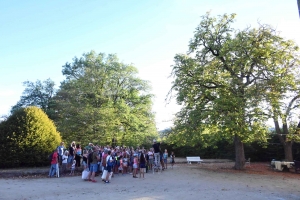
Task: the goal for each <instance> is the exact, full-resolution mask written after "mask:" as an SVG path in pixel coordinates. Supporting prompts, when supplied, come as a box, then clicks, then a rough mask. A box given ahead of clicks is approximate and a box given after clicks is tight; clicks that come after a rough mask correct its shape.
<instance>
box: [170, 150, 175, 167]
mask: <svg viewBox="0 0 300 200" xmlns="http://www.w3.org/2000/svg"><path fill="white" fill-rule="evenodd" d="M171 163H172V169H173V165H174V164H175V154H174V152H173V151H172V152H171Z"/></svg>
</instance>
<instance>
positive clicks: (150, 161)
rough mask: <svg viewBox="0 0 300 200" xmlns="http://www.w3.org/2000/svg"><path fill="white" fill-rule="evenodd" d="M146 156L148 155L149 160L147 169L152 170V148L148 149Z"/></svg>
mask: <svg viewBox="0 0 300 200" xmlns="http://www.w3.org/2000/svg"><path fill="white" fill-rule="evenodd" d="M148 157H149V161H148V167H149V168H148V170H152V165H153V159H154V154H153V150H152V148H151V149H150V150H149V151H148Z"/></svg>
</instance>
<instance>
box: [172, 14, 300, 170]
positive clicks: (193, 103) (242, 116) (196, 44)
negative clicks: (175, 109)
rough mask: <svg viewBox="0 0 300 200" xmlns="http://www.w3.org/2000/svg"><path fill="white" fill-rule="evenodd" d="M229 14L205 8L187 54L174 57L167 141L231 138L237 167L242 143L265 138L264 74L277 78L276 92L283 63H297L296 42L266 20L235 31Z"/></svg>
mask: <svg viewBox="0 0 300 200" xmlns="http://www.w3.org/2000/svg"><path fill="white" fill-rule="evenodd" d="M234 18H235V14H231V15H227V14H224V15H222V16H219V17H218V18H216V17H211V16H210V14H209V13H207V14H206V15H204V16H203V17H202V20H201V22H200V24H199V26H198V27H197V28H196V31H195V34H194V37H193V38H192V39H191V41H190V44H189V53H188V55H184V54H177V55H176V56H175V58H174V59H175V64H174V65H173V71H172V75H173V77H174V79H175V80H174V82H173V86H172V89H171V91H170V93H171V94H172V95H174V96H175V97H176V100H177V102H178V103H179V104H181V105H183V108H182V110H181V111H180V112H179V113H178V114H177V115H176V119H175V126H174V128H173V131H172V132H173V134H171V136H170V140H173V141H174V142H175V141H181V143H182V144H190V145H195V144H196V143H197V142H202V143H205V144H206V145H210V144H211V143H212V144H213V143H214V141H216V140H224V139H226V140H232V141H234V144H235V153H236V158H235V161H236V163H235V168H236V169H242V168H243V167H244V164H245V157H244V148H243V143H245V142H246V143H247V142H251V141H255V140H259V141H264V140H266V134H267V132H268V130H267V127H266V126H265V124H266V121H267V120H268V119H269V118H270V117H271V115H268V114H267V113H266V112H265V110H264V109H265V108H266V106H265V105H266V104H268V101H267V99H266V95H265V94H266V92H267V91H268V89H269V88H270V87H269V86H270V79H269V76H271V75H276V76H278V77H279V76H280V77H281V79H282V80H281V82H280V83H281V84H280V83H277V84H278V85H277V87H276V92H279V90H280V88H281V89H282V88H283V87H284V83H287V82H288V81H287V79H288V78H289V77H285V76H284V73H283V71H284V67H283V64H284V63H289V64H291V65H293V66H295V65H297V62H294V60H295V55H296V54H295V53H296V52H297V51H298V47H297V46H296V45H295V44H294V42H292V41H289V40H285V39H283V38H282V37H280V36H279V35H278V34H277V32H276V31H275V30H274V29H273V28H272V27H271V26H269V25H259V27H258V28H257V29H255V28H249V27H248V28H246V29H244V30H235V29H234V28H232V24H233V22H234ZM273 80H274V79H273ZM274 89H275V88H274Z"/></svg>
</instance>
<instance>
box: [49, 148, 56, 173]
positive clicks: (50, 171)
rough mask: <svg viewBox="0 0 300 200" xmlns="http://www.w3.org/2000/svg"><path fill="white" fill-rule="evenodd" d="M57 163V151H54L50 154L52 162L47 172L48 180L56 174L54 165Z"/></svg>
mask: <svg viewBox="0 0 300 200" xmlns="http://www.w3.org/2000/svg"><path fill="white" fill-rule="evenodd" d="M57 163H58V154H57V149H55V150H54V152H53V154H52V160H51V167H50V170H49V176H48V177H49V178H51V177H53V176H54V174H55V173H56V165H57Z"/></svg>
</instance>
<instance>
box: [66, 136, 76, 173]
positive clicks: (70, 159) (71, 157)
mask: <svg viewBox="0 0 300 200" xmlns="http://www.w3.org/2000/svg"><path fill="white" fill-rule="evenodd" d="M74 154H75V142H74V141H73V142H72V143H71V145H70V147H69V157H68V168H69V169H71V165H72V164H73V160H74Z"/></svg>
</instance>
